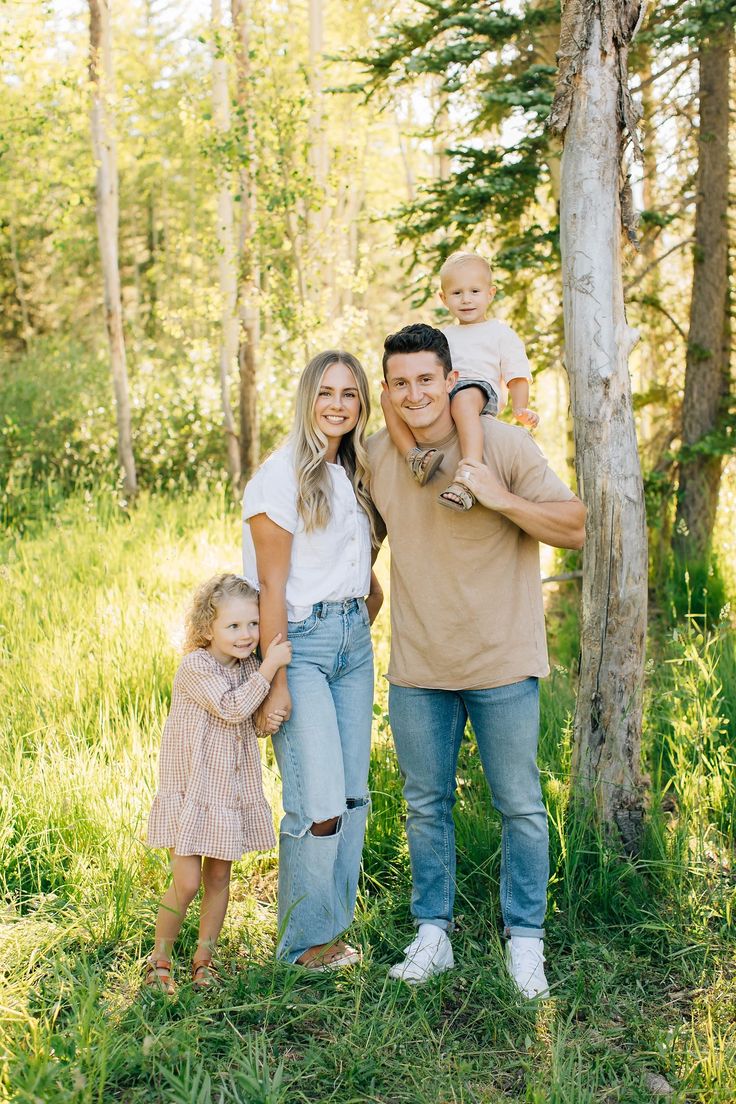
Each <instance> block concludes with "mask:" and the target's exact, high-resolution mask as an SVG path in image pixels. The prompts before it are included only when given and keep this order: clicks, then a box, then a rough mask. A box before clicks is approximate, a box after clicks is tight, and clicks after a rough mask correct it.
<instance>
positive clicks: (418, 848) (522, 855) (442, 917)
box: [389, 678, 549, 938]
mask: <svg viewBox="0 0 736 1104" xmlns="http://www.w3.org/2000/svg"><path fill="white" fill-rule="evenodd" d="M468 717H469V718H470V723H471V724H472V726H473V730H474V732H475V737H476V740H477V741H478V751H479V752H480V758H481V762H482V764H483V770H484V772H485V776H486V779H487V781H488V784H489V786H490V789H491V796H492V798H493V804H494V805H495V807H496V808H497V809H498V811H499V812H500V814H501V822H502V834H501V913H502V916H503V921H504V925H505V928H506V932H507V934H508V935H517V936H530V937H537V938H542V937H543V936H544V929H543V924H544V914H545V911H546V906H547V881H548V879H549V844H548V836H547V813H546V810H545V807H544V803H543V801H542V791H541V787H540V784H539V771H538V769H537V739H538V734H539V686H538V682H537V679H536V678H528V679H524V681H523V682H516V683H512V684H511V685H509V686H498V687H494V688H493V689H491V690H424V689H421V688H415V687H407V686H391V688H390V691H389V718H390V721H391V729H392V731H393V736H394V742H395V744H396V753H397V756H398V759H399V767H400V768H401V773H402V776H403V778H404V797H405V798H406V803H407V806H408V813H407V819H406V834H407V838H408V840H409V855H410V857H411V872H412V882H413V885H412V897H411V911H412V915H413V917H414V921H415V923H417V924H436V925H437V927H440V928H443V929H444V930H445V931H450V930H451V929H452V918H453V904H454V901H455V826H454V823H453V819H452V809H453V805H454V804H455V790H456V778H455V772H456V768H457V758H458V754H459V751H460V742H461V740H462V738H463V732H464V731H465V724H466V721H467V719H468Z"/></svg>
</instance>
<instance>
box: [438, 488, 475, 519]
mask: <svg viewBox="0 0 736 1104" xmlns="http://www.w3.org/2000/svg"><path fill="white" fill-rule="evenodd" d="M437 501H438V502H439V504H440V506H446V507H447V508H448V510H458V511H460V512H461V513H463V512H464V511H465V510H471V509H472V508H473V506H475V495H474V494H473V492H472V491H469V490H468V488H467V487H464V486H463V485H462V483H451V484H450V486H449V487H446V488H445V490H444V491H443V492H442V494H441V495H439V497H438V499H437Z"/></svg>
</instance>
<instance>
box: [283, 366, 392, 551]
mask: <svg viewBox="0 0 736 1104" xmlns="http://www.w3.org/2000/svg"><path fill="white" fill-rule="evenodd" d="M333 364H344V365H345V367H346V368H349V369H350V371H351V372H352V373H353V376H354V378H355V383H356V386H357V389H358V398H359V399H360V413H359V415H358V421H357V423H356V425H355V428H354V429H352V430H351V431H350V433H346V434H345V436H344V437H343V438H342V439H341V441H340V447H339V448H338V451H337V458H338V460H339V462H340V464H342V466H343V468H344V469H345V472H346V474H347V476H348V479H349V480H350V482H351V483H352V484H353V489H354V491H355V497H356V498H357V500H358V503H359V505H360V506H362V507H363V509H364V510H365V512H366V514H367V515H368V520H369V521H370V526H371V540H372V542H373V545H374V547H377V546H378V543H379V542H378V539H377V535H376V512H375V508H374V506H373V503H372V502H371V498H370V495H369V493H368V487H369V482H370V476H369V469H368V453H367V452H366V448H365V444H364V437H365V427H366V425H367V423H368V418H369V415H370V412H371V399H370V391H369V387H368V379H367V377H366V374H365V372H364V371H363V368H362V367H361V365H360V362H359V361H358V360H356V358H355V357H354V356H353V355H352V354H351V353H344V352H341V351H339V350H337V349H328V350H327V351H326V352H324V353H318V355H317V356H315V357H312V359H311V360H310V362H309V364H308V365H307V367H306V368H305V369H304V371H303V372H302V374H301V377H300V379H299V383H298V384H297V390H296V412H295V415H294V429H293V430H292V432H291V437H290V439H291V441H292V443H293V446H294V466H295V468H296V478H297V496H296V506H297V511H298V513H299V516H300V517H301V519H302V521H303V522H304V528H305V529H306V530H307V531H308V532H309V531H310V530H312V529H323V528H324V527H325V525H327V524H328V522H329V520H330V517H331V516H332V511H331V507H330V473H329V472H328V470H327V465H326V463H325V454H326V452H327V438H326V437H325V435H324V433H322V431H321V430H320V429H319V428H318V427H317V422H316V419H315V417H314V406H315V403H316V401H317V396H318V394H319V388H320V384H321V383H322V377H323V376H324V374H325V372H326V371H327V369H328V368H330V367H331V366H332V365H333Z"/></svg>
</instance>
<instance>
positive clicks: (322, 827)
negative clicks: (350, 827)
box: [309, 816, 342, 836]
mask: <svg viewBox="0 0 736 1104" xmlns="http://www.w3.org/2000/svg"><path fill="white" fill-rule="evenodd" d="M341 820H342V817H339V816H336V817H330V819H329V820H315V821H313V823H312V824H311V825H310V827H309V831H310V832H311V834H312V835H313V836H335V835H337V833H338V832H339V831H340V822H341Z"/></svg>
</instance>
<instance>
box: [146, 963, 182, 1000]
mask: <svg viewBox="0 0 736 1104" xmlns="http://www.w3.org/2000/svg"><path fill="white" fill-rule="evenodd" d="M143 984H144V985H145V986H147V988H149V989H160V990H161V992H162V993H166V996H167V997H173V995H174V993H175V992H176V983H175V981H174V979H173V977H172V976H171V962H170V960H169V959H168V958H149V959H148V960H147V961H146V975H145V977H144V979H143Z"/></svg>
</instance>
